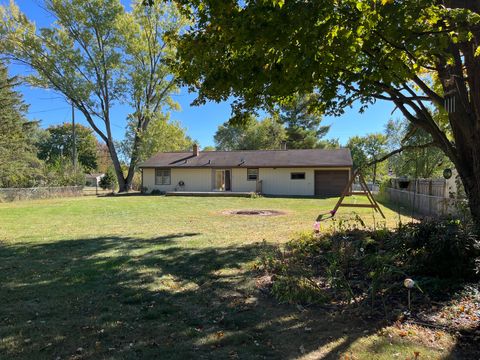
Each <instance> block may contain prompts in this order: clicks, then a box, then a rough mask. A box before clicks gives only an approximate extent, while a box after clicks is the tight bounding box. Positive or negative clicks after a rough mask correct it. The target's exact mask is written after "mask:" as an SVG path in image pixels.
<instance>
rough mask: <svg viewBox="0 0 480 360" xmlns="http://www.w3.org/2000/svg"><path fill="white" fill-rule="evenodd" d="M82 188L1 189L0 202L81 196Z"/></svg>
mask: <svg viewBox="0 0 480 360" xmlns="http://www.w3.org/2000/svg"><path fill="white" fill-rule="evenodd" d="M82 195H83V186H61V187H35V188H1V189H0V202H11V201H18V200H36V199H49V198H57V197H72V196H82Z"/></svg>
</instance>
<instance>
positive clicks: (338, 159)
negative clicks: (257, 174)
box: [139, 148, 352, 168]
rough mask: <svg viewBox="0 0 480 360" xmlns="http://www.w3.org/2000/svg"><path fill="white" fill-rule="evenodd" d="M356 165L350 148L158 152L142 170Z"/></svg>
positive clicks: (146, 162) (143, 164) (144, 163)
mask: <svg viewBox="0 0 480 360" xmlns="http://www.w3.org/2000/svg"><path fill="white" fill-rule="evenodd" d="M332 166H352V156H351V154H350V150H349V149H345V148H344V149H334V150H326V149H306V150H241V151H200V153H199V155H198V156H194V155H193V153H192V152H168V153H158V154H156V155H154V156H152V157H151V158H150V159H148V160H147V161H145V162H143V163H141V164H140V165H139V167H141V168H149V167H167V168H189V167H194V168H198V167H205V168H209V167H214V168H216V167H332Z"/></svg>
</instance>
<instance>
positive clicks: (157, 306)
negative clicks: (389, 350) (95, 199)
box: [0, 233, 382, 359]
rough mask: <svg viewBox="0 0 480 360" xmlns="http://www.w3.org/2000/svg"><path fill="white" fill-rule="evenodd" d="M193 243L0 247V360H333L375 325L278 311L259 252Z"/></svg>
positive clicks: (334, 315) (105, 241)
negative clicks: (258, 279)
mask: <svg viewBox="0 0 480 360" xmlns="http://www.w3.org/2000/svg"><path fill="white" fill-rule="evenodd" d="M196 235H198V234H195V233H190V234H171V235H168V236H161V237H156V238H152V239H138V238H132V237H98V238H92V239H70V240H63V241H57V242H50V243H40V244H31V243H17V244H12V245H5V244H0V276H1V277H2V282H1V285H0V303H1V304H2V307H1V308H0V321H1V323H0V339H1V340H0V358H2V359H4V358H5V359H8V358H22V359H42V358H47V359H55V358H59V359H65V358H69V359H71V358H73V359H87V358H88V359H149V358H151V359H160V358H161V359H189V358H195V359H223V358H244V359H255V358H259V359H265V358H272V359H293V358H296V357H301V356H303V355H305V354H309V353H311V352H314V351H318V349H319V348H320V349H321V348H322V347H325V350H324V351H323V350H322V351H321V352H320V353H322V355H321V356H322V357H320V356H318V357H311V358H325V359H335V358H337V357H338V353H339V352H342V351H344V350H346V349H348V347H349V346H350V345H351V344H352V343H353V342H354V341H356V340H358V339H359V338H361V337H364V336H367V335H369V334H373V333H375V332H377V331H378V330H379V329H380V328H381V327H382V324H381V323H379V322H366V321H363V320H361V319H354V318H352V317H349V316H348V315H345V314H342V313H341V312H340V311H332V310H329V309H326V310H325V309H322V308H321V307H316V308H306V309H299V308H297V307H295V306H291V305H279V304H278V303H276V302H274V301H273V300H272V299H271V298H270V297H267V296H262V294H261V293H260V292H259V291H258V290H256V288H255V286H254V283H253V278H254V276H253V274H252V271H254V270H253V268H252V267H251V266H250V264H251V262H252V261H254V260H255V258H256V257H257V255H258V252H259V249H260V246H261V245H260V244H253V245H245V246H240V247H221V248H220V247H217V248H214V247H206V248H192V247H185V246H182V241H183V240H186V239H187V238H189V237H195V236H196ZM262 246H264V245H262ZM329 344H330V345H331V346H329Z"/></svg>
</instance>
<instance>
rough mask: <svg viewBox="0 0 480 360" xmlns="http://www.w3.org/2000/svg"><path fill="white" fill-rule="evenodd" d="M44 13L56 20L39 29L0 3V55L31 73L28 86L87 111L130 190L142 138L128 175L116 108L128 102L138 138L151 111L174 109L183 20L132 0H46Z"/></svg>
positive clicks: (168, 7)
mask: <svg viewBox="0 0 480 360" xmlns="http://www.w3.org/2000/svg"><path fill="white" fill-rule="evenodd" d="M44 9H45V10H46V11H47V12H48V13H49V15H50V16H51V18H52V19H53V21H54V22H53V23H52V25H51V26H49V27H46V28H40V29H37V27H36V25H35V23H34V22H32V21H30V20H29V19H28V18H27V17H26V16H25V15H24V14H23V13H22V12H21V11H20V10H19V8H18V7H17V6H16V5H15V4H14V3H13V2H12V3H11V4H10V6H9V7H5V6H0V18H1V21H0V52H1V53H3V54H5V55H6V56H7V57H8V58H10V59H12V60H14V61H17V62H20V63H22V64H25V65H27V66H28V67H30V68H31V69H33V71H34V72H33V74H32V75H31V76H28V77H26V80H27V81H29V82H30V84H32V85H34V86H39V87H45V88H50V89H53V90H56V91H58V92H60V93H61V94H63V95H64V96H65V97H66V98H67V99H68V100H69V101H70V102H72V103H73V105H74V106H75V108H77V109H78V110H80V111H81V112H82V114H83V115H84V116H85V119H86V120H87V121H88V123H89V125H90V126H91V127H92V129H93V130H94V131H95V132H96V133H97V135H98V136H99V137H100V138H101V139H102V140H103V141H104V142H105V144H106V145H107V147H108V150H109V154H110V157H111V159H112V163H113V166H114V168H115V173H116V175H117V178H118V183H119V187H120V191H126V190H128V188H129V187H130V184H131V181H132V179H133V174H134V171H135V165H136V163H137V161H138V159H137V150H136V149H137V147H138V146H139V140H138V139H137V140H135V141H134V144H133V149H134V151H133V152H132V154H131V156H132V158H131V161H130V164H129V170H128V172H127V175H126V176H124V174H123V171H122V168H121V165H120V161H119V158H118V154H117V149H116V147H115V141H114V139H113V136H112V129H111V128H112V122H113V121H114V120H113V119H112V117H111V111H112V109H113V107H114V106H115V105H116V104H119V103H127V104H128V105H130V107H131V109H132V112H131V114H130V117H131V119H135V127H136V130H137V131H136V134H137V136H140V133H141V132H143V131H145V130H146V128H147V127H148V124H149V122H150V120H151V119H152V117H153V114H155V113H156V112H157V111H160V110H162V109H163V108H166V107H171V106H174V102H173V101H172V99H171V97H170V95H171V94H172V93H174V92H175V91H176V90H177V87H176V84H175V76H174V75H173V73H172V71H171V69H170V66H169V65H168V62H169V61H168V60H169V59H172V58H173V57H174V55H175V44H174V43H173V41H172V40H173V39H174V38H175V34H177V33H178V32H179V31H180V30H181V29H182V28H183V27H184V25H185V23H184V21H183V19H182V17H181V16H180V14H179V13H178V11H177V10H176V7H175V6H174V5H173V4H171V3H164V2H156V3H155V4H152V6H144V5H143V2H141V1H135V2H134V3H133V4H132V10H131V11H130V12H127V11H126V10H125V8H124V6H123V5H122V4H121V2H120V0H80V1H77V0H66V1H63V0H62V1H60V0H45V1H44ZM120 120H123V122H124V124H126V120H127V119H120ZM115 122H117V120H116V119H115ZM117 124H118V122H117Z"/></svg>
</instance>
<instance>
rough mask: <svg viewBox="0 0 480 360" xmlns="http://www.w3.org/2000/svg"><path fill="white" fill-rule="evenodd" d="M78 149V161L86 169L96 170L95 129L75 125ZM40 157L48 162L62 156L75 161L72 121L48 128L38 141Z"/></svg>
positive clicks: (96, 145)
mask: <svg viewBox="0 0 480 360" xmlns="http://www.w3.org/2000/svg"><path fill="white" fill-rule="evenodd" d="M75 132H76V136H75V138H76V141H75V144H76V150H77V158H78V163H79V164H80V165H81V167H82V168H83V169H84V170H85V171H86V172H90V171H92V170H96V169H97V166H98V163H97V147H98V144H97V139H96V138H95V136H94V134H93V131H92V130H91V129H90V128H88V127H86V126H83V125H81V124H76V125H75ZM37 146H38V157H39V158H40V159H42V160H45V161H46V162H51V163H53V162H55V161H57V160H58V159H60V158H67V159H68V160H69V161H73V131H72V124H71V123H63V124H61V125H53V126H50V127H48V128H47V129H46V136H43V137H42V138H41V139H40V141H39V143H38V145H37Z"/></svg>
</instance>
